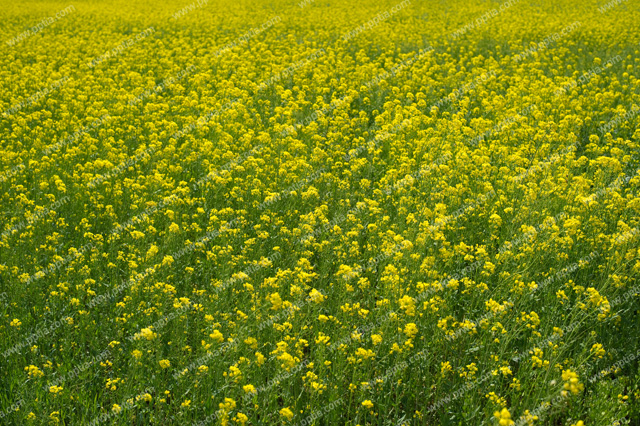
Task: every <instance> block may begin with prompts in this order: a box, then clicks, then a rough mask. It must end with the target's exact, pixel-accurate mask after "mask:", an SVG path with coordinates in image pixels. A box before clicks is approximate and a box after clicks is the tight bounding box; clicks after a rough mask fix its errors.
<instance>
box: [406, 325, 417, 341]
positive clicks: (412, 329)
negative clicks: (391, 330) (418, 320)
mask: <svg viewBox="0 0 640 426" xmlns="http://www.w3.org/2000/svg"><path fill="white" fill-rule="evenodd" d="M404 334H406V335H407V337H408V338H410V339H413V337H415V335H416V334H418V326H417V325H415V324H414V323H412V322H410V323H408V324H406V325H405V326H404Z"/></svg>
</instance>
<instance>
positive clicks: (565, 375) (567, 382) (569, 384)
mask: <svg viewBox="0 0 640 426" xmlns="http://www.w3.org/2000/svg"><path fill="white" fill-rule="evenodd" d="M562 380H564V390H563V391H562V394H563V395H565V396H566V395H568V392H571V393H572V394H574V395H576V394H578V393H580V392H581V391H582V390H583V389H584V385H583V384H582V383H580V380H579V378H578V374H577V373H575V372H574V371H571V370H564V371H563V372H562Z"/></svg>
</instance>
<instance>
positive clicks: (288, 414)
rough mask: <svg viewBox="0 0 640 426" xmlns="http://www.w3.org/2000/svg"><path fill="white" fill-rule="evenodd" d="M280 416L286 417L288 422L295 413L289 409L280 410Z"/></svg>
mask: <svg viewBox="0 0 640 426" xmlns="http://www.w3.org/2000/svg"><path fill="white" fill-rule="evenodd" d="M280 415H281V416H282V417H286V418H287V420H291V419H292V418H293V411H291V410H290V409H289V407H285V408H283V409H281V410H280Z"/></svg>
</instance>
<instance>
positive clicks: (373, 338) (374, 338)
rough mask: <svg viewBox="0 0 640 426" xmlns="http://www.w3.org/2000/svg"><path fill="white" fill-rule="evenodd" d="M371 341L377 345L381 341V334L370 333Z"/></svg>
mask: <svg viewBox="0 0 640 426" xmlns="http://www.w3.org/2000/svg"><path fill="white" fill-rule="evenodd" d="M371 341H372V342H373V344H374V345H378V344H380V343H381V342H382V336H381V335H379V334H372V335H371Z"/></svg>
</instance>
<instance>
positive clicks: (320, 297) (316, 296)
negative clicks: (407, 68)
mask: <svg viewBox="0 0 640 426" xmlns="http://www.w3.org/2000/svg"><path fill="white" fill-rule="evenodd" d="M326 298H327V296H325V295H324V294H322V293H320V292H319V291H318V290H316V289H315V288H314V289H313V290H311V293H309V299H311V301H312V302H315V303H322V302H323V301H324V300H326Z"/></svg>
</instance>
